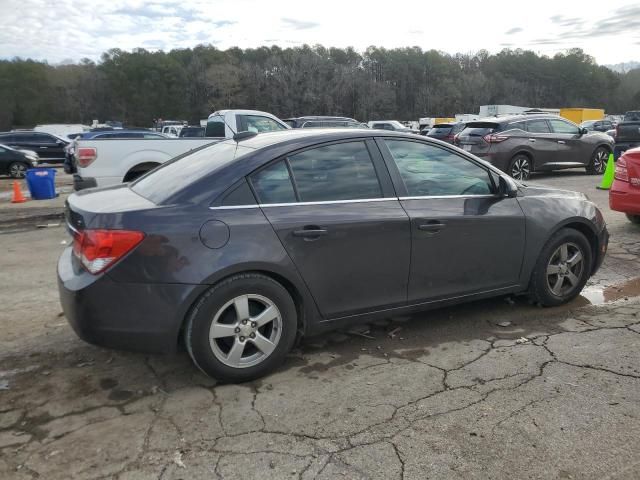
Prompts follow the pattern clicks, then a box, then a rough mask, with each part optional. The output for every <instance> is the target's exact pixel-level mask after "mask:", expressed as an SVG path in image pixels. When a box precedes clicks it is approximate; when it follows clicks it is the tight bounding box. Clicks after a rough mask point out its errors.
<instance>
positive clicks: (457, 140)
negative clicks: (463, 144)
mask: <svg viewBox="0 0 640 480" xmlns="http://www.w3.org/2000/svg"><path fill="white" fill-rule="evenodd" d="M459 142H460V134H459V133H456V134H455V135H454V136H453V144H454V145H458V143H459Z"/></svg>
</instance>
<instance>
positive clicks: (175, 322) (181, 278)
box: [58, 129, 608, 382]
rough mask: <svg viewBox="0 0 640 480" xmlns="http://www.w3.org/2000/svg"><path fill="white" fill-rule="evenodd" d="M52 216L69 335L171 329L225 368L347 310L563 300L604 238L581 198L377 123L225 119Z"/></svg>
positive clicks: (267, 357)
mask: <svg viewBox="0 0 640 480" xmlns="http://www.w3.org/2000/svg"><path fill="white" fill-rule="evenodd" d="M66 220H67V224H68V228H69V231H70V232H71V234H72V235H73V246H72V247H69V248H67V249H66V250H65V251H64V252H63V253H62V256H61V257H60V260H59V262H58V284H59V291H60V299H61V303H62V305H63V309H64V312H65V315H66V317H67V319H68V320H69V322H70V324H71V326H72V327H73V329H74V330H75V331H76V333H77V334H78V335H79V336H80V337H81V338H83V339H85V340H86V341H88V342H91V343H95V344H98V345H104V346H107V347H113V348H123V349H131V350H138V351H147V352H170V351H173V350H175V349H176V348H177V347H178V346H179V345H180V344H181V343H182V344H184V345H185V347H186V349H187V351H188V352H189V355H190V356H191V358H192V359H193V361H194V363H195V364H196V365H197V366H198V367H199V368H200V369H201V370H203V371H204V372H205V373H207V374H209V375H211V376H213V377H216V378H218V379H220V380H222V381H233V382H236V381H246V380H250V379H254V378H257V377H260V376H262V375H264V374H266V373H267V372H269V371H270V370H272V369H274V368H275V367H276V366H277V365H279V364H280V363H281V362H282V361H283V358H284V356H285V355H286V353H287V352H288V351H289V350H290V349H291V348H292V346H293V345H294V343H295V342H296V341H297V340H298V339H300V338H301V337H302V336H308V335H312V334H315V333H318V332H322V331H326V330H328V329H331V328H335V327H338V326H344V325H346V324H348V323H350V322H354V321H363V320H371V319H375V318H378V317H388V316H391V315H399V314H407V313H411V312H416V311H420V310H425V309H429V308H433V307H437V306H441V305H445V304H452V303H459V302H466V301H470V300H475V299H480V298H486V297H492V296H498V295H505V294H527V295H529V296H530V297H531V298H532V299H533V300H534V301H536V302H538V303H540V304H541V305H544V306H552V305H559V304H562V303H565V302H568V301H570V300H571V299H572V298H574V297H575V296H576V295H578V293H579V292H580V291H581V290H582V288H583V286H584V285H585V282H586V281H587V279H588V278H589V276H590V275H592V274H593V273H594V272H595V271H596V270H597V269H598V267H599V266H600V264H601V262H602V260H603V257H604V254H605V252H606V248H607V242H608V234H607V229H606V226H605V222H604V220H603V217H602V214H601V213H600V211H599V210H598V208H597V207H596V206H595V205H594V204H593V203H592V202H590V201H589V200H588V199H587V198H586V197H585V196H584V195H583V194H580V193H575V192H569V191H563V190H555V189H549V188H540V187H533V186H527V185H524V184H520V183H517V182H516V181H514V180H513V179H512V178H510V177H508V176H507V175H506V174H504V173H502V172H501V171H500V170H498V169H496V168H495V167H493V166H491V165H490V164H488V163H486V162H484V161H482V160H479V159H478V158H476V157H475V156H473V155H471V154H469V153H466V152H464V151H463V150H460V149H458V148H456V147H454V146H451V145H448V144H445V143H443V142H439V141H437V140H433V139H429V138H425V137H422V136H418V135H411V134H405V133H395V132H388V131H383V130H355V129H354V130H351V129H349V130H347V129H345V130H335V129H334V130H317V129H301V130H289V131H283V132H274V133H266V134H259V135H256V134H250V133H242V134H239V135H236V137H235V138H234V139H230V140H226V141H222V142H219V143H216V144H213V145H208V146H205V147H202V148H200V149H199V150H197V151H193V152H190V153H188V154H186V155H184V156H182V157H178V158H176V159H174V160H172V161H170V162H167V163H165V164H163V165H162V166H160V167H158V168H157V169H155V170H153V171H152V172H150V173H148V174H147V175H145V176H143V177H141V178H140V179H139V180H137V181H135V182H133V183H131V184H122V185H117V186H113V187H109V188H103V189H97V190H87V191H82V192H79V193H76V194H74V195H71V196H70V197H69V199H68V201H67V205H66Z"/></svg>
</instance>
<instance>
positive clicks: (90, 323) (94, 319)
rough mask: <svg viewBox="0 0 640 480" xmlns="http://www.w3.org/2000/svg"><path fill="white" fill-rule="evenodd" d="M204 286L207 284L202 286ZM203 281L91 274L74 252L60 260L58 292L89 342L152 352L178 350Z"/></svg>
mask: <svg viewBox="0 0 640 480" xmlns="http://www.w3.org/2000/svg"><path fill="white" fill-rule="evenodd" d="M202 288H203V287H202ZM199 290H200V286H195V285H185V284H154V285H149V284H139V283H119V282H115V281H113V280H112V279H111V278H110V277H109V275H108V274H101V275H95V276H94V275H91V274H90V273H88V272H87V271H85V270H84V269H82V268H80V267H79V266H78V265H77V264H76V262H74V258H72V252H71V248H70V247H69V248H67V249H65V250H64V252H63V253H62V255H61V256H60V259H59V261H58V292H59V295H60V303H61V304H62V309H63V311H64V314H65V317H66V318H67V320H68V322H69V324H70V325H71V327H72V328H73V330H74V331H75V332H76V334H77V335H78V336H79V337H80V338H81V339H83V340H84V341H86V342H89V343H92V344H95V345H100V346H103V347H109V348H115V349H122V350H131V351H138V352H147V353H165V352H173V351H175V350H176V347H177V344H178V335H179V332H180V328H181V326H182V320H183V318H184V316H185V314H186V312H187V311H188V305H190V299H191V298H195V296H197V295H198V294H199Z"/></svg>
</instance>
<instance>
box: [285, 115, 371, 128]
mask: <svg viewBox="0 0 640 480" xmlns="http://www.w3.org/2000/svg"><path fill="white" fill-rule="evenodd" d="M283 122H285V123H286V124H288V125H289V126H290V127H291V128H362V127H363V124H362V123H360V122H359V121H357V120H354V119H353V118H349V117H327V116H307V117H297V118H286V119H284V120H283Z"/></svg>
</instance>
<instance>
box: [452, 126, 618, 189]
mask: <svg viewBox="0 0 640 480" xmlns="http://www.w3.org/2000/svg"><path fill="white" fill-rule="evenodd" d="M455 144H456V145H458V146H459V147H460V148H462V149H463V150H466V151H467V152H470V153H472V154H473V155H476V156H478V157H480V158H482V159H484V160H486V161H487V162H489V163H491V164H492V165H494V166H496V167H498V168H499V169H500V170H502V171H503V172H506V173H508V174H509V175H511V176H512V177H513V178H515V179H516V180H526V179H527V178H529V175H531V172H535V171H552V170H560V169H563V168H576V167H582V168H585V169H586V171H587V173H590V174H593V175H598V174H602V173H603V172H604V169H605V166H606V163H607V158H608V156H609V154H610V153H612V152H613V147H614V140H613V139H612V138H611V137H610V136H609V135H607V134H606V133H601V132H589V131H587V130H586V129H584V128H580V127H578V126H577V125H576V124H575V123H573V122H570V121H569V120H566V119H564V118H562V117H559V116H557V115H550V114H546V115H538V114H535V115H531V114H527V115H508V116H505V117H489V118H485V119H480V120H477V121H473V122H467V124H466V127H465V129H464V130H462V131H461V132H460V133H459V134H458V135H457V136H456V140H455Z"/></svg>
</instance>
